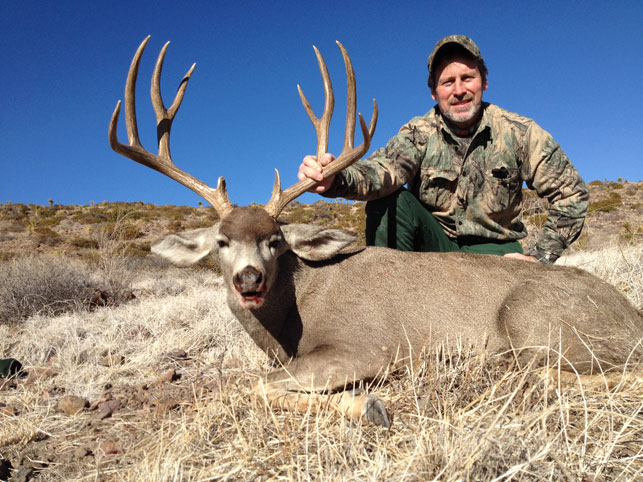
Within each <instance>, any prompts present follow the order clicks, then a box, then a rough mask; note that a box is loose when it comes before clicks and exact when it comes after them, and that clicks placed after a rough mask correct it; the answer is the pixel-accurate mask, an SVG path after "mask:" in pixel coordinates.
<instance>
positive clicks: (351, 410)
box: [255, 347, 391, 427]
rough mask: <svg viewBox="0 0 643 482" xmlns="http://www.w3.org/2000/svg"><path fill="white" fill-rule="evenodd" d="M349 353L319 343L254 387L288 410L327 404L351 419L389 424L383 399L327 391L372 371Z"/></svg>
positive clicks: (360, 393)
mask: <svg viewBox="0 0 643 482" xmlns="http://www.w3.org/2000/svg"><path fill="white" fill-rule="evenodd" d="M359 368H360V367H359V366H358V363H357V364H356V362H355V360H353V359H351V357H350V356H339V354H338V353H337V352H336V351H335V350H333V349H332V348H331V347H322V348H320V349H318V350H315V351H314V352H312V353H309V354H306V355H305V356H303V357H301V358H295V359H294V360H293V361H292V362H291V363H289V364H288V365H287V366H285V367H284V368H281V369H279V370H275V371H273V372H271V373H269V374H268V379H267V381H266V382H265V383H264V382H263V381H260V382H259V383H258V384H257V386H256V388H255V390H256V391H257V392H258V393H259V394H260V395H261V396H264V397H265V399H266V401H267V402H268V404H269V405H270V406H273V407H278V408H280V409H282V410H290V411H300V412H302V411H308V410H310V411H313V412H317V411H320V410H324V409H326V408H331V409H334V410H336V411H337V412H340V413H342V414H343V415H345V416H347V417H348V418H350V419H351V420H358V419H360V418H363V419H365V420H367V421H369V422H371V423H374V424H376V425H382V426H384V427H389V426H390V423H391V420H390V417H389V415H388V413H387V411H386V408H385V406H384V403H383V402H382V401H381V400H380V399H379V398H377V397H375V396H373V395H369V394H366V393H364V392H363V390H360V389H353V390H345V391H339V392H336V393H328V392H329V391H332V390H337V389H341V388H342V387H344V386H346V385H347V384H350V383H353V382H355V381H359V380H361V379H363V378H369V377H372V376H374V375H375V374H371V373H367V372H364V371H361V370H360V369H359Z"/></svg>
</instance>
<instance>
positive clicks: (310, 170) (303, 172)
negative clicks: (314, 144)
mask: <svg viewBox="0 0 643 482" xmlns="http://www.w3.org/2000/svg"><path fill="white" fill-rule="evenodd" d="M334 160H335V156H333V155H332V154H330V153H329V152H327V153H326V154H324V155H323V157H322V159H321V166H327V165H328V164H330V163H331V162H333V161H334ZM321 166H320V165H319V164H318V163H317V157H316V156H306V157H304V160H303V162H302V163H301V164H300V166H299V172H298V173H297V179H299V180H300V181H303V180H304V179H306V178H308V179H313V180H315V181H319V184H317V185H316V186H315V187H313V188H312V189H309V190H308V192H316V193H317V194H321V193H323V192H326V191H327V190H328V188H330V186H332V184H333V181H334V180H335V175H334V174H333V175H332V176H329V177H327V178H326V179H324V177H323V176H322V167H321Z"/></svg>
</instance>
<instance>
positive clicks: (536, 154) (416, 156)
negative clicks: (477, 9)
mask: <svg viewBox="0 0 643 482" xmlns="http://www.w3.org/2000/svg"><path fill="white" fill-rule="evenodd" d="M428 68H429V79H428V85H429V88H430V90H431V97H432V98H433V100H435V101H436V102H437V105H436V106H435V107H433V108H432V109H431V110H430V111H429V112H428V113H427V114H425V115H424V116H421V117H415V118H413V119H411V121H409V122H408V123H407V124H405V125H404V126H402V128H401V129H400V131H399V133H398V134H397V135H396V136H394V137H393V138H392V139H390V140H389V142H388V143H387V144H386V146H385V147H383V148H381V149H379V150H377V151H375V152H374V153H373V154H372V155H371V156H370V157H369V158H368V159H362V160H360V161H358V162H357V163H355V164H353V165H352V166H351V167H348V168H347V169H345V170H344V171H342V172H341V173H338V174H337V175H335V176H332V177H329V178H327V179H325V180H323V178H322V176H321V168H320V167H319V165H318V164H317V161H316V159H315V157H313V156H306V157H305V158H304V161H303V162H302V164H301V166H300V168H299V173H298V177H299V179H305V178H306V177H308V178H312V179H315V180H317V181H322V182H321V183H320V184H319V185H317V186H316V187H315V188H314V189H313V192H318V193H320V194H322V195H324V196H327V197H339V196H341V197H345V198H348V199H361V200H366V201H369V202H368V203H367V205H366V214H367V223H366V224H367V225H366V241H367V244H369V245H376V246H389V247H391V248H396V249H401V250H409V251H465V252H472V253H480V254H496V255H503V256H507V257H511V258H516V259H522V260H525V261H533V262H536V261H540V262H542V263H553V262H554V261H556V259H558V257H560V255H561V254H562V252H563V251H564V250H565V249H566V248H567V247H568V246H569V245H570V244H571V243H572V242H573V241H574V240H575V239H576V238H577V237H578V236H579V234H580V232H581V229H582V227H583V223H584V219H585V215H586V211H587V205H588V200H589V193H588V190H587V187H586V186H585V184H584V183H583V181H582V179H581V178H580V176H579V175H578V172H577V171H576V169H575V168H574V167H573V166H572V165H571V163H570V161H569V159H568V158H567V156H566V155H565V153H564V152H563V151H562V149H561V148H560V146H559V145H558V144H557V143H556V142H555V141H554V140H553V138H552V136H551V135H550V134H549V133H547V132H546V131H545V130H543V129H542V128H541V127H540V126H538V125H537V124H536V123H535V122H534V121H533V120H531V119H528V118H526V117H522V116H520V115H518V114H514V113H512V112H508V111H506V110H504V109H501V108H500V107H498V106H496V105H492V104H488V103H486V102H483V101H482V93H483V91H485V90H486V89H487V86H488V82H487V67H486V66H485V63H484V60H483V59H482V56H481V54H480V50H479V49H478V46H477V45H476V44H475V43H474V42H473V40H471V39H470V38H468V37H465V36H464V35H450V36H448V37H445V38H443V39H442V40H440V41H439V42H438V43H437V44H436V46H435V48H434V49H433V52H431V55H430V56H429V62H428ZM333 159H334V157H333V156H332V155H331V154H326V155H325V156H324V158H323V159H322V160H321V163H322V165H327V164H328V163H329V162H332V161H333ZM523 182H525V183H526V184H527V187H529V189H535V190H536V192H537V193H538V195H539V196H540V197H544V198H546V199H547V200H548V201H549V203H550V206H549V213H548V217H547V221H546V223H545V225H544V228H543V231H542V234H541V236H540V238H539V239H538V241H537V242H536V244H535V246H534V247H533V248H531V249H530V250H529V251H528V253H527V254H522V253H523V251H522V247H521V245H520V243H519V242H518V240H519V239H522V238H524V237H525V236H526V235H527V230H526V228H525V226H524V224H523V223H522V221H521V214H522V185H523ZM404 185H407V186H408V190H406V189H404V188H403V186H404Z"/></svg>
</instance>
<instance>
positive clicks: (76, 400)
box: [56, 395, 89, 415]
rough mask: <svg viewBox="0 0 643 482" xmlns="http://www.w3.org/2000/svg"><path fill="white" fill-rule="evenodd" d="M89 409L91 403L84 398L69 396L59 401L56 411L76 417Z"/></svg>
mask: <svg viewBox="0 0 643 482" xmlns="http://www.w3.org/2000/svg"><path fill="white" fill-rule="evenodd" d="M87 407H89V402H88V401H87V400H85V399H84V398H82V397H77V396H76V395H67V396H64V397H63V398H61V399H60V400H58V403H57V404H56V410H57V411H59V412H63V413H66V414H67V415H75V414H77V413H78V412H81V411H83V410H84V409H85V408H87Z"/></svg>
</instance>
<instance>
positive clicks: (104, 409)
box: [98, 399, 121, 420]
mask: <svg viewBox="0 0 643 482" xmlns="http://www.w3.org/2000/svg"><path fill="white" fill-rule="evenodd" d="M120 407H121V402H120V401H119V400H116V399H111V400H106V401H104V402H101V403H99V404H98V418H99V419H101V420H102V419H104V418H107V417H111V416H112V414H113V413H114V412H115V411H116V410H118V409H119V408H120Z"/></svg>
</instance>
